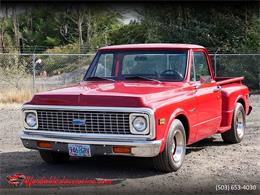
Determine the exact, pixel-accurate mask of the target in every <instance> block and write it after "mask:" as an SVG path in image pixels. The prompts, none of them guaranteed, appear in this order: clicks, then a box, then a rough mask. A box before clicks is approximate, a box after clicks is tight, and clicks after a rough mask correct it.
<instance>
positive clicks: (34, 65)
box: [32, 54, 36, 93]
mask: <svg viewBox="0 0 260 195" xmlns="http://www.w3.org/2000/svg"><path fill="white" fill-rule="evenodd" d="M32 66H33V67H32V68H33V93H35V67H36V62H35V54H33V61H32Z"/></svg>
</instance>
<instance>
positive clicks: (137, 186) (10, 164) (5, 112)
mask: <svg viewBox="0 0 260 195" xmlns="http://www.w3.org/2000/svg"><path fill="white" fill-rule="evenodd" d="M252 105H253V111H252V113H251V115H250V116H248V118H247V119H248V120H247V129H246V135H245V137H244V140H243V141H242V142H241V143H240V144H234V145H227V144H224V143H223V142H222V140H221V137H220V135H215V136H213V137H210V138H207V139H205V140H202V141H201V142H198V143H196V144H194V145H192V146H190V147H189V148H188V150H187V155H186V159H185V162H184V165H183V166H182V168H181V169H180V170H179V171H178V172H176V173H168V174H162V173H159V172H156V171H154V170H153V169H152V167H151V165H150V164H149V163H147V161H146V159H143V158H123V157H118V158H114V157H106V158H104V157H96V158H90V159H74V160H72V161H70V162H69V163H66V164H62V165H47V164H46V163H44V162H43V161H42V160H41V159H40V156H39V155H38V153H37V151H33V150H28V149H25V148H24V147H23V145H22V143H21V141H20V139H19V137H18V134H19V132H20V130H21V129H22V124H21V116H22V115H21V112H20V110H19V109H20V108H19V106H17V105H11V106H10V105H9V106H1V108H0V133H1V134H0V135H1V136H0V141H1V144H0V184H1V185H0V187H1V189H0V193H1V194H4V193H8V194H28V193H30V194H45V193H46V194H50V193H51V194H57V193H66V194H67V193H68V194H78V193H85V194H115V193H118V194H133V193H135V194H148V193H149V194H150V193H154V194H159V193H167V194H174V193H177V194H180V193H182V194H209V193H211V194H224V193H226V194H230V193H234V194H259V193H260V120H259V119H260V96H252ZM14 173H23V174H25V175H27V176H33V177H35V178H41V177H43V176H45V177H49V176H54V177H56V178H64V177H66V178H70V179H73V178H77V179H83V178H84V179H95V178H104V179H112V180H113V184H112V185H87V186H76V187H71V186H70V187H68V186H66V187H45V188H43V187H32V188H24V187H10V186H9V185H7V184H6V179H5V178H6V176H8V175H12V174H14ZM216 185H229V187H231V185H240V186H244V185H256V188H257V189H256V190H251V191H250V190H246V189H240V190H236V191H235V190H233V191H227V190H222V191H216Z"/></svg>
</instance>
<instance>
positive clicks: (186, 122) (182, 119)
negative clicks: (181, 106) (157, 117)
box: [175, 114, 190, 143]
mask: <svg viewBox="0 0 260 195" xmlns="http://www.w3.org/2000/svg"><path fill="white" fill-rule="evenodd" d="M175 119H178V120H180V121H181V122H182V124H183V126H184V128H185V133H186V141H187V143H188V140H189V131H190V129H189V121H188V119H187V117H186V116H185V115H183V114H180V115H178V116H177V117H176V118H175Z"/></svg>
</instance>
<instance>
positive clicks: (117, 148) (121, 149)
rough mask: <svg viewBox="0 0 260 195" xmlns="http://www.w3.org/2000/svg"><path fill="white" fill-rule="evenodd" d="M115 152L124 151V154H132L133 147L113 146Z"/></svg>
mask: <svg viewBox="0 0 260 195" xmlns="http://www.w3.org/2000/svg"><path fill="white" fill-rule="evenodd" d="M113 152H114V153H121V154H122V153H123V154H130V153H131V147H126V146H114V147H113Z"/></svg>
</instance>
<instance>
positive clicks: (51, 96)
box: [27, 81, 189, 107]
mask: <svg viewBox="0 0 260 195" xmlns="http://www.w3.org/2000/svg"><path fill="white" fill-rule="evenodd" d="M188 86H189V85H187V84H185V83H183V82H178V83H177V82H161V83H157V82H154V81H147V82H146V81H142V82H141V81H139V82H134V81H116V82H110V81H86V82H82V83H80V84H78V85H75V86H71V87H66V88H61V89H56V90H51V91H47V92H42V93H38V94H36V95H34V97H33V99H32V100H31V101H30V102H28V103H27V104H33V105H57V106H58V105H64V106H106V107H152V105H151V104H153V103H155V102H156V103H158V102H161V101H163V100H166V99H169V98H170V97H171V98H173V97H176V96H181V95H182V94H183V93H184V91H186V90H184V88H187V87H188Z"/></svg>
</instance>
